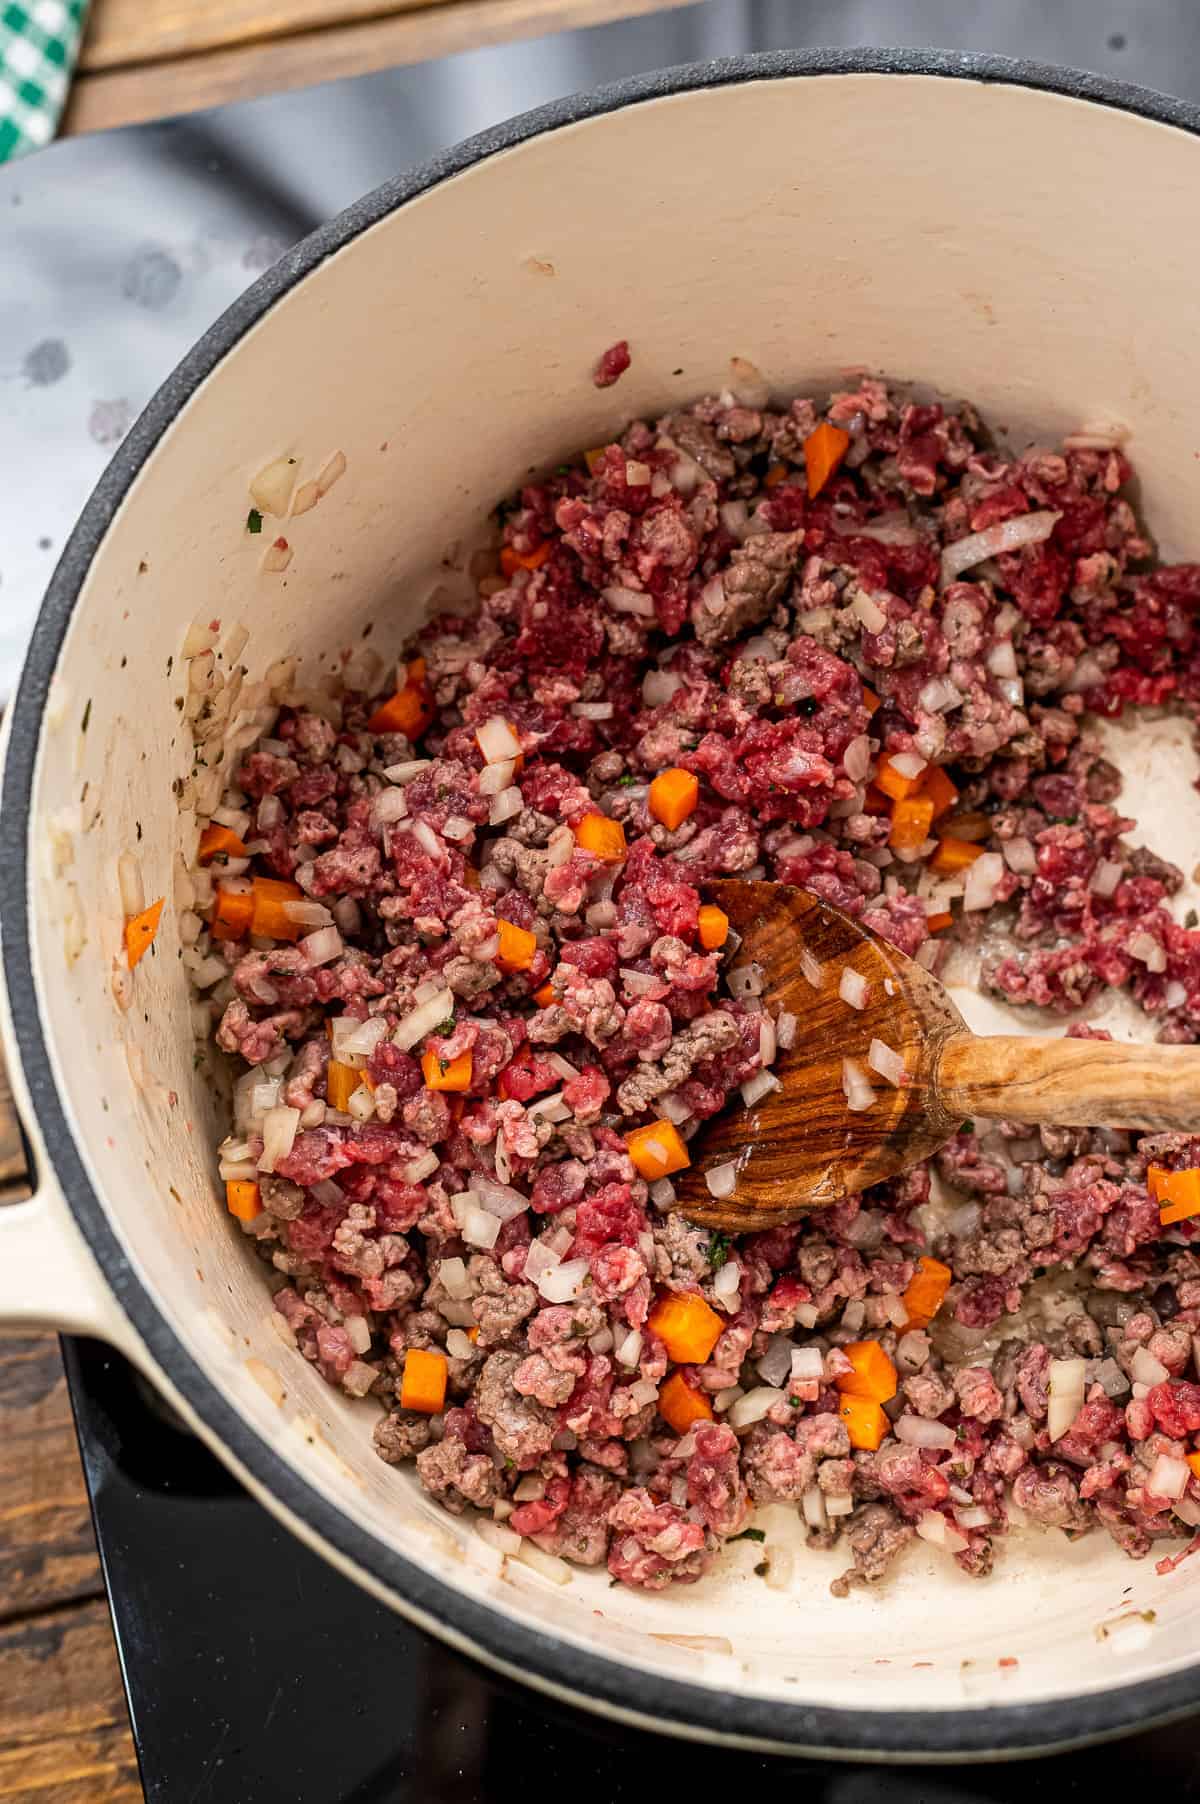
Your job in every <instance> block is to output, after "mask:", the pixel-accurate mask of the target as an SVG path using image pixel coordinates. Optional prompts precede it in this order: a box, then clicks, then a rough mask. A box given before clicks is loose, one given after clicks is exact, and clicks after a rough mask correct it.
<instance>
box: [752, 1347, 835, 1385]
mask: <svg viewBox="0 0 1200 1804" xmlns="http://www.w3.org/2000/svg"><path fill="white" fill-rule="evenodd" d="M761 1370H762V1367H761V1365H760V1366H759V1371H761ZM824 1376H825V1355H824V1354H823V1353H822V1351H821V1349H820V1347H793V1348H792V1377H793V1378H794V1379H795V1381H796V1382H797V1384H809V1383H811V1382H812V1381H813V1380H814V1379H815V1380H817V1381H819V1380H820V1379H822V1378H823V1377H824Z"/></svg>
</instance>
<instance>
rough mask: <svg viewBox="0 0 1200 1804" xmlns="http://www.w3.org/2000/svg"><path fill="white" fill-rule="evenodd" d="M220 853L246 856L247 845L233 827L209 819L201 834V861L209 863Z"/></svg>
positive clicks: (236, 856) (233, 856)
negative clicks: (223, 825)
mask: <svg viewBox="0 0 1200 1804" xmlns="http://www.w3.org/2000/svg"><path fill="white" fill-rule="evenodd" d="M218 853H221V854H222V855H223V856H224V857H225V858H244V857H245V856H246V847H245V845H244V843H243V842H242V841H241V840H240V839H239V838H238V836H237V834H236V833H235V832H234V831H233V829H232V828H231V827H222V825H221V823H220V822H219V821H209V823H208V826H207V827H206V828H205V829H204V831H203V833H202V834H201V835H200V846H199V857H200V863H201V864H208V863H209V861H210V860H211V859H213V858H215V857H216V856H217V854H218Z"/></svg>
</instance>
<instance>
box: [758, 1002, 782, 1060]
mask: <svg viewBox="0 0 1200 1804" xmlns="http://www.w3.org/2000/svg"><path fill="white" fill-rule="evenodd" d="M778 1044H779V1042H778V1040H777V1038H776V1034H775V1023H774V1022H773V1021H772V1019H771V1017H770V1015H764V1016H763V1019H762V1021H761V1022H760V1024H759V1029H758V1062H759V1064H760V1065H763V1066H766V1065H773V1064H774V1063H775V1053H776V1050H777V1048H778Z"/></svg>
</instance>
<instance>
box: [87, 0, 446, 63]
mask: <svg viewBox="0 0 1200 1804" xmlns="http://www.w3.org/2000/svg"><path fill="white" fill-rule="evenodd" d="M428 3H429V0H221V4H220V5H218V6H214V5H213V0H92V6H91V10H90V12H89V14H88V22H87V30H86V32H85V34H84V39H83V45H82V48H81V50H80V53H79V65H78V66H79V68H80V69H87V70H93V69H121V68H129V67H131V66H132V65H133V64H135V63H154V62H161V61H163V60H164V59H166V58H167V57H175V56H195V55H196V54H197V53H198V52H200V51H202V50H220V49H225V48H227V47H228V46H230V45H232V44H253V43H257V42H259V41H260V40H261V39H265V38H282V37H292V36H294V35H295V34H297V33H298V32H302V31H322V30H325V29H326V28H327V27H328V26H331V25H352V24H356V23H358V22H359V21H361V20H364V19H386V18H390V17H391V15H392V14H393V13H399V12H407V11H408V10H409V9H410V8H412V7H415V6H422V5H428Z"/></svg>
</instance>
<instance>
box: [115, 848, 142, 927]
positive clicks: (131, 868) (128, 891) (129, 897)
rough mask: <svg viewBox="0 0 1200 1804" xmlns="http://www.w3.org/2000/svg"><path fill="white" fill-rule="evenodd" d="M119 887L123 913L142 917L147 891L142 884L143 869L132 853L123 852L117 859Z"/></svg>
mask: <svg viewBox="0 0 1200 1804" xmlns="http://www.w3.org/2000/svg"><path fill="white" fill-rule="evenodd" d="M117 887H118V888H119V889H120V892H121V913H122V914H123V915H125V916H126V917H128V916H129V915H140V914H141V912H142V910H143V909H144V908H145V906H146V891H145V888H144V886H143V884H142V867H141V865H140V864H139V863H138V861H137V859H136V858H135V857H134V856H133V853H132V852H122V853H121V856H120V857H119V858H118V859H117Z"/></svg>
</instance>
